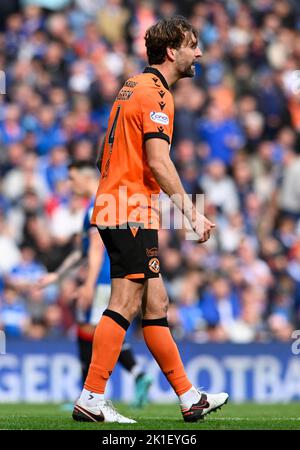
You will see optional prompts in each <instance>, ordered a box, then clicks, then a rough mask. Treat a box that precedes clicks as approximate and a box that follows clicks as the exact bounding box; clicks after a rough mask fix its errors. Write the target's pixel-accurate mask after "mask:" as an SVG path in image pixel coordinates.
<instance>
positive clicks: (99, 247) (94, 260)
mask: <svg viewBox="0 0 300 450" xmlns="http://www.w3.org/2000/svg"><path fill="white" fill-rule="evenodd" d="M89 235H90V244H89V248H88V254H87V276H86V280H85V282H84V284H83V285H82V286H81V288H80V291H79V296H78V305H79V306H80V307H81V308H82V309H87V308H89V306H90V305H91V304H92V301H93V297H94V294H95V286H96V283H97V279H98V276H99V272H100V270H101V266H102V263H103V257H104V244H103V242H102V239H101V236H100V234H99V232H98V230H97V228H96V227H91V228H90V230H89Z"/></svg>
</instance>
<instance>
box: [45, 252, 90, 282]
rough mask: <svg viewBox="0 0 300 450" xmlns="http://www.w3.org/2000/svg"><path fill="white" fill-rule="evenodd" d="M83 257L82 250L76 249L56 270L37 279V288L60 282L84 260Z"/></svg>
mask: <svg viewBox="0 0 300 450" xmlns="http://www.w3.org/2000/svg"><path fill="white" fill-rule="evenodd" d="M82 259H83V257H82V252H81V250H79V249H78V250H74V251H73V252H72V253H70V255H68V256H67V257H66V258H65V259H64V261H63V262H62V264H61V265H60V266H59V267H58V269H57V270H56V271H55V272H50V273H47V274H45V275H43V276H42V277H41V278H40V279H39V280H38V281H37V288H39V289H43V288H45V287H47V286H49V285H50V284H53V283H58V282H60V281H61V280H62V279H63V278H64V277H65V276H66V275H67V274H68V273H69V272H70V271H71V270H72V269H73V268H75V267H76V266H77V265H78V264H80V263H81V262H82Z"/></svg>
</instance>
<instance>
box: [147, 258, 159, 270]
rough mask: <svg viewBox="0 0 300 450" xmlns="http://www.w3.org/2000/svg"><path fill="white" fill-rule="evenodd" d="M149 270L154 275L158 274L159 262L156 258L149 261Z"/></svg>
mask: <svg viewBox="0 0 300 450" xmlns="http://www.w3.org/2000/svg"><path fill="white" fill-rule="evenodd" d="M149 269H150V270H151V271H152V272H154V273H159V269H160V266H159V260H158V259H157V258H152V259H150V261H149Z"/></svg>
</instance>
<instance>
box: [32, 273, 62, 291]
mask: <svg viewBox="0 0 300 450" xmlns="http://www.w3.org/2000/svg"><path fill="white" fill-rule="evenodd" d="M57 282H58V274H57V273H55V272H50V273H47V274H45V275H43V276H41V278H40V279H39V280H37V282H36V283H35V288H37V289H44V288H45V287H47V286H49V285H50V284H54V283H57Z"/></svg>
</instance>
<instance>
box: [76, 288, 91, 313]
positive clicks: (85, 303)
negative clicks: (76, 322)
mask: <svg viewBox="0 0 300 450" xmlns="http://www.w3.org/2000/svg"><path fill="white" fill-rule="evenodd" d="M94 295H95V288H94V286H90V285H89V284H84V285H83V286H81V287H80V288H79V292H78V297H77V306H78V307H79V308H80V309H81V310H83V311H86V310H87V309H89V308H90V307H91V306H92V303H93V298H94Z"/></svg>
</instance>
